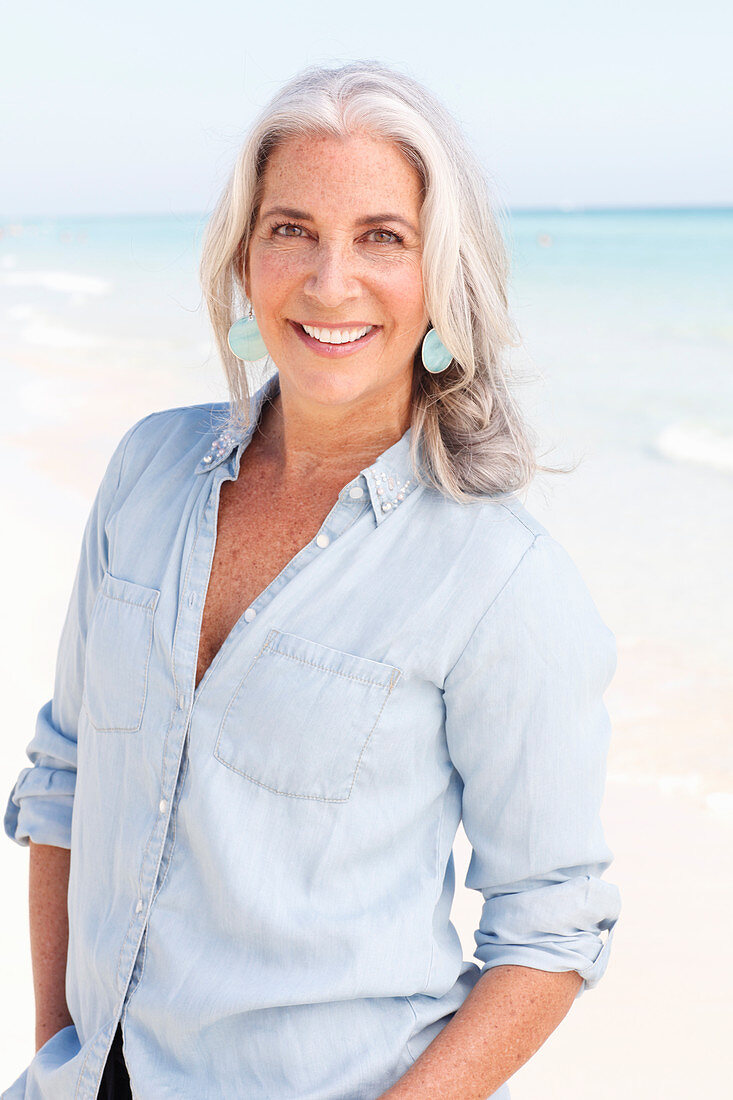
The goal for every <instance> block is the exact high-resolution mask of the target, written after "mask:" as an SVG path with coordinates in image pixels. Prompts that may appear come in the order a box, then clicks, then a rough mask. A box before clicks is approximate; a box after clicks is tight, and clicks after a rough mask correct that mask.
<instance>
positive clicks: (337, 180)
mask: <svg viewBox="0 0 733 1100" xmlns="http://www.w3.org/2000/svg"><path fill="white" fill-rule="evenodd" d="M421 203H422V182H421V180H420V177H419V175H418V173H417V171H416V169H415V168H414V167H413V166H412V165H411V164H410V163H409V162H408V161H407V159H406V158H405V155H404V153H403V152H402V151H401V150H400V149H399V148H398V147H397V146H396V145H394V144H393V143H392V142H388V141H385V140H383V139H382V138H376V137H371V136H368V135H364V134H360V135H354V136H351V137H347V138H337V137H323V136H320V135H319V136H303V137H297V138H295V137H294V138H288V139H287V140H286V141H284V142H283V143H282V144H281V145H279V146H278V147H277V148H276V149H275V150H273V152H272V153H271V154H270V156H269V158H268V161H267V165H266V167H265V171H264V176H263V190H262V206H261V209H262V210H264V209H266V206H269V205H283V206H292V207H294V206H297V207H298V208H299V209H302V210H304V211H307V212H308V213H309V214H312V215H313V216H316V215H317V214H322V215H328V214H338V213H342V214H343V213H344V212H345V210H346V209H348V210H349V211H350V212H353V213H354V214H358V215H365V216H366V215H369V214H373V213H382V212H386V211H390V212H392V213H395V214H397V213H405V214H407V215H411V216H412V217H414V218H416V217H417V214H418V213H419V210H420V205H421Z"/></svg>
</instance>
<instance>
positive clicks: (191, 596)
mask: <svg viewBox="0 0 733 1100" xmlns="http://www.w3.org/2000/svg"><path fill="white" fill-rule="evenodd" d="M195 603H196V593H195V592H189V594H188V606H189V607H193V605H194V604H195Z"/></svg>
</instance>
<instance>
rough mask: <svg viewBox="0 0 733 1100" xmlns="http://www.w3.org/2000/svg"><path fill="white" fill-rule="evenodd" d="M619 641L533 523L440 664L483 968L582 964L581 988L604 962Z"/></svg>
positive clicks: (615, 898) (610, 904)
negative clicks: (607, 801) (612, 697)
mask: <svg viewBox="0 0 733 1100" xmlns="http://www.w3.org/2000/svg"><path fill="white" fill-rule="evenodd" d="M615 668H616V642H615V639H614V636H613V634H612V633H611V631H610V630H609V629H608V627H607V626H606V625H605V624H604V622H603V621H602V619H601V618H600V616H599V614H598V611H597V609H596V607H595V604H594V603H593V601H592V599H591V597H590V594H589V592H588V590H587V588H586V585H585V583H584V581H583V579H582V577H581V575H580V573H579V571H578V569H577V567H576V566H575V565H574V563H573V562H572V560H571V558H570V557H569V555H568V554H567V552H566V551H565V550H564V549H563V547H562V546H561V545H560V544H559V543H557V542H556V541H555V540H554V539H553V538H552V537H551V536H549V535H545V534H540V535H537V536H535V538H534V541H533V542H532V543H531V544H530V546H529V547H528V549H527V550H526V551H525V553H524V555H523V556H522V558H521V560H520V561H519V563H518V565H517V566H516V568H515V569H514V571H513V572H512V573H511V575H510V576H509V578H508V579H507V581H506V583H505V584H504V585H503V587H502V589H501V590H500V592H499V593H498V595H497V596H496V597H495V599H494V601H493V603H492V604H491V606H490V607H489V608H488V609H487V610H486V611H485V613H484V614H483V616H482V618H481V619H480V620H479V622H478V625H477V626H476V628H475V630H474V631H473V634H472V635H471V638H470V639H469V641H468V643H467V645H466V647H465V648H464V650H463V652H462V654H461V656H460V657H459V659H458V661H457V662H456V664H455V665H454V667H453V668H452V670H451V672H450V674H449V675H448V677H447V678H446V681H445V685H444V701H445V707H446V736H447V741H448V748H449V752H450V755H451V759H452V761H453V764H454V766H455V768H456V769H457V771H458V772H459V774H460V776H461V779H462V781H463V792H462V798H463V805H462V813H463V826H464V830H465V832H466V836H467V837H468V839H469V841H470V843H471V846H472V849H473V850H472V855H471V860H470V863H469V868H468V872H467V875H466V886H468V887H470V888H472V889H476V890H479V891H480V892H481V894H482V895H483V898H484V903H483V908H482V914H481V920H480V925H479V928H478V930H477V931H476V934H475V938H476V952H475V954H476V958H477V959H478V960H480V961H481V963H482V964H483V966H482V970H486V969H489V968H490V967H494V966H500V965H505V964H512V965H518V966H528V967H535V968H537V969H540V970H547V971H566V970H576V971H577V972H578V973H579V974H580V976H581V977H582V978H583V983H582V985H581V986H580V987H579V990H578V994H577V995H578V996H579V995H580V994H581V993H583V992H584V991H585V990H586V989H592V988H593V987H595V986H596V985H597V984H598V982H599V981H600V979H601V977H602V976H603V973H604V971H605V969H606V966H607V964H608V957H609V952H610V947H611V941H612V938H613V929H614V925H615V924H616V921H617V919H618V916H619V912H620V908H621V898H620V893H619V890H618V888H617V887H616V886H614V885H613V884H612V883H610V882H606V881H604V880H603V878H602V877H601V876H602V875H603V873H604V871H605V870H606V869H607V868H608V867H609V866H610V864H611V862H612V859H613V853H612V852H611V850H610V849H609V848H608V847H607V845H606V843H605V839H604V834H603V828H602V825H601V820H600V807H601V802H602V799H603V792H604V786H605V777H606V761H607V753H608V747H609V742H610V722H609V718H608V713H607V711H606V708H605V706H604V703H603V698H602V697H603V693H604V691H605V689H606V688H607V686H608V684H609V683H610V681H611V678H612V676H613V673H614V671H615Z"/></svg>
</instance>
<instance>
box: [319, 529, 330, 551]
mask: <svg viewBox="0 0 733 1100" xmlns="http://www.w3.org/2000/svg"><path fill="white" fill-rule="evenodd" d="M330 541H331V540H330V538H329V537H328V535H327V534H325V533H324V532H323V531H322V532H321V534H320V535H318V537H317V538H316V546H320V548H321V550H325V548H326V547H327V546H328V544H329V542H330Z"/></svg>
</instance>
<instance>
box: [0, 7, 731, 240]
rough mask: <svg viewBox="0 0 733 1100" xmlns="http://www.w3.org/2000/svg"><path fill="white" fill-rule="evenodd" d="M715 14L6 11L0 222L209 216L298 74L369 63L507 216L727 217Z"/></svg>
mask: <svg viewBox="0 0 733 1100" xmlns="http://www.w3.org/2000/svg"><path fill="white" fill-rule="evenodd" d="M731 12H733V6H732V5H731V4H730V3H729V2H727V0H726V2H723V0H696V2H685V3H675V2H674V0H635V2H634V0H613V3H611V2H608V0H606V2H604V3H599V2H596V0H584V2H568V0H555V2H553V3H549V2H548V0H504V2H502V3H496V2H494V0H482V2H476V3H471V2H469V0H444V2H442V3H437V2H435V0H419V2H413V3H410V2H409V0H408V3H405V2H404V0H403V3H399V2H398V0H366V3H363V4H360V5H357V4H355V3H353V2H344V0H341V2H336V0H305V2H304V0H299V2H295V0H280V2H279V3H273V2H269V3H268V2H266V3H263V4H261V5H257V4H253V3H251V2H249V3H244V2H241V0H240V2H239V3H235V2H233V0H208V2H206V3H197V4H191V3H189V4H187V3H186V2H185V0H176V2H173V0H146V2H141V0H126V3H125V4H124V5H119V6H118V5H114V6H112V5H108V4H105V3H100V0H73V2H72V3H69V4H63V3H59V2H58V0H53V2H51V0H23V2H22V3H20V2H17V3H15V4H13V5H12V7H11V6H10V5H8V7H7V8H6V9H5V13H4V16H3V41H2V45H1V46H0V82H1V83H2V86H3V94H2V99H1V101H0V102H1V104H2V106H0V111H1V115H0V157H1V159H2V165H3V167H2V171H1V172H0V219H7V218H18V217H28V216H36V215H53V214H104V213H127V212H130V213H132V212H151V213H157V212H160V213H166V212H169V211H171V212H172V211H175V212H184V211H205V210H208V209H210V208H211V206H212V204H213V201H214V199H215V197H216V194H217V192H218V190H219V188H220V186H221V184H222V182H223V180H224V178H225V176H226V172H227V170H228V168H229V166H230V164H231V161H232V160H233V157H234V153H235V150H236V148H237V145H238V142H239V139H240V137H241V135H242V133H243V131H244V130H245V128H246V127H247V125H248V123H249V121H250V120H251V118H252V117H253V115H254V114H255V113H256V112H257V110H258V109H259V108H260V107H261V106H262V105H263V104H264V103H265V102H266V101H267V99H268V98H269V97H270V95H271V94H272V93H273V91H274V90H275V89H276V88H277V87H278V85H279V84H280V83H282V81H284V80H285V79H286V78H287V77H289V76H290V75H292V74H293V73H294V72H296V71H297V70H298V69H300V68H302V67H303V66H304V65H306V64H311V63H326V64H330V63H334V62H338V61H344V60H351V59H353V58H377V59H379V60H381V61H385V62H387V63H388V64H392V65H394V66H396V67H397V68H400V69H402V70H403V71H405V72H407V73H409V74H411V75H413V76H415V77H417V78H418V79H419V80H422V81H423V82H424V83H426V84H427V85H428V86H429V87H430V88H431V89H432V90H433V91H434V92H436V93H437V94H438V95H439V96H440V97H441V98H442V99H443V101H444V102H445V103H446V104H447V106H448V107H449V108H450V109H451V110H453V112H454V113H455V114H456V115H457V116H458V118H459V119H460V121H461V122H462V124H463V126H464V128H465V129H466V131H467V132H468V134H469V136H470V138H471V140H472V141H473V143H474V145H475V147H476V149H477V150H478V152H479V154H480V156H481V158H482V161H483V163H484V164H485V165H486V167H487V168H488V170H489V171H490V173H491V175H492V177H493V179H494V182H495V186H496V189H497V191H498V193H499V195H500V197H501V198H502V200H503V201H504V202H506V203H508V204H509V205H511V206H515V207H526V206H553V205H559V204H576V205H598V206H609V205H611V206H613V205H620V206H628V205H707V204H731V203H733V142H732V141H731V117H732V115H733V110H732V108H733V93H732V91H731V79H730V76H729V75H728V73H729V71H730V43H731V40H733V15H732V14H731Z"/></svg>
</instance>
